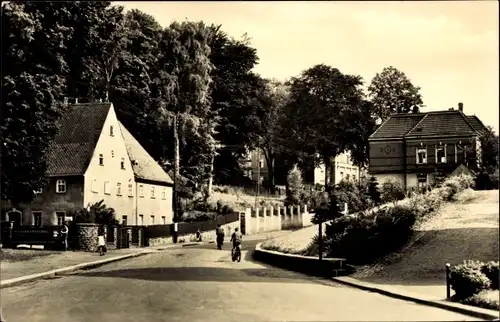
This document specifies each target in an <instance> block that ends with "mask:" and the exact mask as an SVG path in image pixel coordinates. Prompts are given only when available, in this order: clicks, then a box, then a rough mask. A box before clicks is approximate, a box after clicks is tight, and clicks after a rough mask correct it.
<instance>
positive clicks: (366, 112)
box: [346, 100, 376, 168]
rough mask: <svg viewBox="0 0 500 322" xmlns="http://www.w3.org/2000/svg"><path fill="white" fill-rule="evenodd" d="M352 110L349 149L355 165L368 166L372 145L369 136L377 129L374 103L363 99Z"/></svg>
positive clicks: (348, 129)
mask: <svg viewBox="0 0 500 322" xmlns="http://www.w3.org/2000/svg"><path fill="white" fill-rule="evenodd" d="M358 107H359V108H355V109H353V110H352V112H353V113H352V115H351V117H350V119H349V120H348V122H349V127H348V128H347V129H346V134H347V135H349V137H350V138H351V140H349V142H348V144H347V149H348V150H349V151H350V152H351V161H352V163H353V164H354V165H356V166H358V167H361V168H367V166H368V164H369V160H370V155H369V151H370V147H369V144H368V138H369V137H370V135H371V134H372V133H373V132H374V131H375V129H376V122H375V118H374V117H373V104H372V103H371V102H370V101H367V100H363V101H362V102H361V104H360V105H359V106H358Z"/></svg>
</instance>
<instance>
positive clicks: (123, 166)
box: [120, 158, 125, 169]
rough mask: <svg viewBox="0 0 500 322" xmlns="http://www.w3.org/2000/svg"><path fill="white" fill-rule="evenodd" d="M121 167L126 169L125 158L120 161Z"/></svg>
mask: <svg viewBox="0 0 500 322" xmlns="http://www.w3.org/2000/svg"><path fill="white" fill-rule="evenodd" d="M120 168H122V169H125V158H122V159H121V161H120Z"/></svg>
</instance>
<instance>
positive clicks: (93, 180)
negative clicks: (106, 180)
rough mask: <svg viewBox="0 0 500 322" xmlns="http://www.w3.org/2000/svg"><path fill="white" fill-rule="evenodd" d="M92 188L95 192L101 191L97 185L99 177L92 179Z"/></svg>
mask: <svg viewBox="0 0 500 322" xmlns="http://www.w3.org/2000/svg"><path fill="white" fill-rule="evenodd" d="M91 190H92V192H93V193H98V192H99V187H98V185H97V179H92V183H91Z"/></svg>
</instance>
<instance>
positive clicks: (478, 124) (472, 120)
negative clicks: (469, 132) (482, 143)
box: [467, 115, 489, 134]
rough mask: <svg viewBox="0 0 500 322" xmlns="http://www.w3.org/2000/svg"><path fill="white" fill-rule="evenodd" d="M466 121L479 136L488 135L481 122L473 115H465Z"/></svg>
mask: <svg viewBox="0 0 500 322" xmlns="http://www.w3.org/2000/svg"><path fill="white" fill-rule="evenodd" d="M467 120H468V121H469V123H470V125H471V126H472V128H474V130H476V131H477V132H479V133H481V134H485V133H488V131H489V130H488V128H487V127H486V126H485V125H484V124H483V122H481V120H480V119H479V118H478V117H477V116H475V115H467Z"/></svg>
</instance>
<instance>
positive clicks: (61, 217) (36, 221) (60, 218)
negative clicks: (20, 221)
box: [32, 211, 167, 227]
mask: <svg viewBox="0 0 500 322" xmlns="http://www.w3.org/2000/svg"><path fill="white" fill-rule="evenodd" d="M56 216H57V225H58V226H62V225H63V224H64V223H65V222H66V221H67V220H69V219H72V218H69V217H66V212H65V211H56ZM32 217H33V225H35V226H37V227H40V226H42V212H41V211H33V212H32ZM122 224H123V225H125V226H126V225H127V215H123V216H122ZM154 224H155V215H151V216H150V225H154ZM166 224H167V218H166V217H165V216H161V225H166ZM137 225H139V226H143V225H144V215H139V220H138V222H137Z"/></svg>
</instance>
